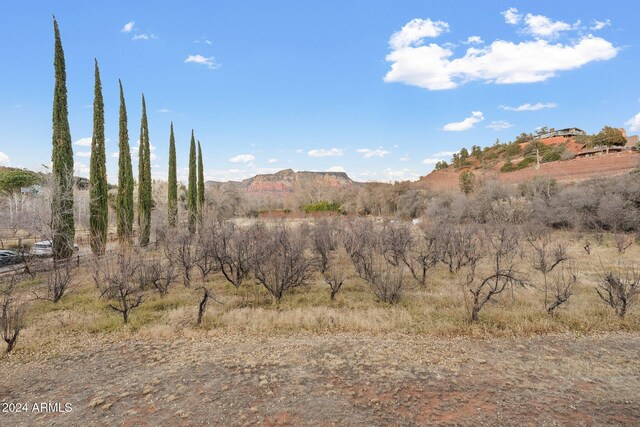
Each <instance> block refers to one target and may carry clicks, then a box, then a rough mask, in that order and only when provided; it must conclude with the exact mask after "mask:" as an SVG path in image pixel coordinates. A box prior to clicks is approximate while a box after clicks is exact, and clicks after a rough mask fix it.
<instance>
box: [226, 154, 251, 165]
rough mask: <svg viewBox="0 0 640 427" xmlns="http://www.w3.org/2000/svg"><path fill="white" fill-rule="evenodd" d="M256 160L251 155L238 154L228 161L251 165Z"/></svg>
mask: <svg viewBox="0 0 640 427" xmlns="http://www.w3.org/2000/svg"><path fill="white" fill-rule="evenodd" d="M255 159H256V156H254V155H253V154H238V155H237V156H235V157H232V158H230V159H229V161H230V162H231V163H251V162H252V161H254V160H255Z"/></svg>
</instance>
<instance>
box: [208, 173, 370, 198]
mask: <svg viewBox="0 0 640 427" xmlns="http://www.w3.org/2000/svg"><path fill="white" fill-rule="evenodd" d="M222 184H227V185H234V186H236V187H237V188H238V189H239V190H242V191H245V192H248V193H278V194H282V193H293V192H295V191H296V190H298V189H302V188H311V187H313V188H317V187H321V188H345V187H350V186H353V185H358V183H356V182H355V181H353V180H352V179H351V178H349V176H348V175H347V174H346V173H345V172H309V171H299V172H295V171H294V170H293V169H284V170H281V171H279V172H276V173H272V174H261V175H256V176H254V177H252V178H247V179H245V180H243V181H240V182H239V181H228V182H226V183H224V182H219V181H207V182H206V185H207V186H218V185H222Z"/></svg>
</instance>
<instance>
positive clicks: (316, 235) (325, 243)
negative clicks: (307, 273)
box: [311, 218, 338, 273]
mask: <svg viewBox="0 0 640 427" xmlns="http://www.w3.org/2000/svg"><path fill="white" fill-rule="evenodd" d="M311 241H312V245H313V249H314V251H315V253H316V254H317V255H318V257H319V269H320V272H321V273H324V272H325V271H326V270H327V269H328V268H329V264H330V259H331V254H332V253H333V252H334V251H336V250H337V249H338V230H337V228H336V225H335V222H329V221H328V220H326V219H324V218H323V219H321V220H319V221H318V222H317V223H316V224H314V226H313V227H312V228H311Z"/></svg>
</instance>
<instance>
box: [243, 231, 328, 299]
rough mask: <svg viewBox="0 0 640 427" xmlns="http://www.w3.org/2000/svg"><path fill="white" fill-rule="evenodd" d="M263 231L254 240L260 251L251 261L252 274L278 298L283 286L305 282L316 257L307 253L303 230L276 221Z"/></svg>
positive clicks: (315, 263) (282, 291) (314, 268)
mask: <svg viewBox="0 0 640 427" xmlns="http://www.w3.org/2000/svg"><path fill="white" fill-rule="evenodd" d="M264 234H265V236H264V238H263V239H261V240H260V241H257V242H256V245H258V247H259V248H258V251H259V252H260V253H261V254H262V255H261V256H258V257H257V258H256V260H255V262H254V275H255V278H256V280H257V281H258V283H260V284H261V285H263V286H264V287H265V289H267V290H268V291H269V293H271V295H272V296H273V298H274V299H275V300H276V302H278V301H280V299H281V298H282V295H283V294H284V293H285V292H286V291H287V290H289V289H291V288H296V287H299V286H303V285H306V284H307V283H308V281H309V280H310V279H311V277H312V275H313V272H314V271H315V270H316V267H317V260H316V258H315V257H312V256H310V255H309V254H307V236H306V235H305V234H304V232H303V230H300V229H295V230H292V229H289V228H287V227H285V226H283V225H278V226H275V227H274V228H272V229H266V230H265V233H264Z"/></svg>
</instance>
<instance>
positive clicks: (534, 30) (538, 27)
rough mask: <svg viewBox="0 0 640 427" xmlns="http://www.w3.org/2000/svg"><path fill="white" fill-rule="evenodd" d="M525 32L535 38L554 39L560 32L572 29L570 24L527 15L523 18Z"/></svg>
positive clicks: (540, 16)
mask: <svg viewBox="0 0 640 427" xmlns="http://www.w3.org/2000/svg"><path fill="white" fill-rule="evenodd" d="M524 23H525V25H526V29H525V31H526V32H527V33H529V34H531V35H532V36H535V37H543V38H554V37H558V36H559V35H560V33H561V32H563V31H569V30H571V29H572V26H571V25H570V24H567V23H566V22H562V21H552V20H551V19H549V18H547V17H546V16H543V15H533V14H531V13H527V16H525V17H524Z"/></svg>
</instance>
